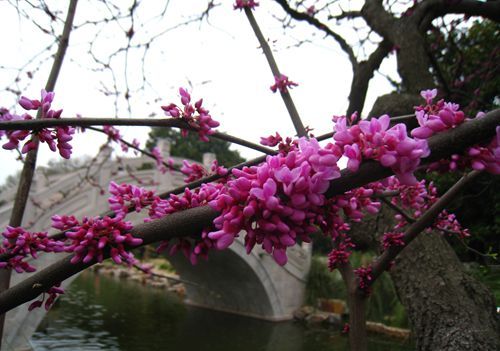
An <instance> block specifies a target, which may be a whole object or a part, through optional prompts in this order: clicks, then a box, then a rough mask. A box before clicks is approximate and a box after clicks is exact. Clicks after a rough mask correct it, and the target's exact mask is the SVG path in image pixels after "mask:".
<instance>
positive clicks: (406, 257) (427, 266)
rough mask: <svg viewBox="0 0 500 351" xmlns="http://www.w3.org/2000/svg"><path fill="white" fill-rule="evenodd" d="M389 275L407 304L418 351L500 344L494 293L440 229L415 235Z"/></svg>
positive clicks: (456, 350) (493, 347)
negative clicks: (469, 271)
mask: <svg viewBox="0 0 500 351" xmlns="http://www.w3.org/2000/svg"><path fill="white" fill-rule="evenodd" d="M390 274H391V277H392V279H393V282H394V285H395V287H396V290H397V292H398V295H399V297H400V299H401V302H402V303H403V304H404V306H405V307H406V309H407V312H408V317H409V321H410V324H411V327H412V331H413V333H414V336H415V343H416V350H419V351H424V350H425V351H427V350H429V351H430V350H440V351H461V350H464V351H465V350H484V351H489V350H491V351H494V350H499V349H500V335H499V328H500V324H499V320H498V316H497V314H496V311H495V301H494V298H493V296H492V295H491V293H490V292H489V291H488V289H486V287H485V286H484V285H483V284H481V283H480V282H478V281H477V280H475V279H474V278H473V277H471V276H470V275H468V274H467V273H466V272H465V271H464V269H463V265H462V264H461V263H460V261H459V260H458V258H457V256H456V255H455V253H454V251H453V250H452V249H451V247H450V246H449V245H448V243H447V242H446V241H445V240H444V239H443V238H442V237H441V236H440V235H439V234H436V233H432V234H427V233H423V234H422V235H420V236H419V237H418V238H417V239H415V240H414V241H413V242H412V243H411V244H410V245H409V246H408V247H407V248H406V249H405V250H404V251H403V252H402V254H401V255H400V256H399V258H398V259H397V260H396V265H395V267H394V268H393V269H392V270H391V272H390Z"/></svg>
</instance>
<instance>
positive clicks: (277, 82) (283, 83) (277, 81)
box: [271, 74, 298, 93]
mask: <svg viewBox="0 0 500 351" xmlns="http://www.w3.org/2000/svg"><path fill="white" fill-rule="evenodd" d="M296 86H298V84H297V83H295V82H292V81H291V80H289V79H288V77H287V76H285V75H284V74H280V75H279V76H274V84H273V85H271V90H272V91H273V93H275V92H277V91H278V90H279V91H281V92H282V93H286V92H287V91H288V88H290V89H292V88H293V87H296Z"/></svg>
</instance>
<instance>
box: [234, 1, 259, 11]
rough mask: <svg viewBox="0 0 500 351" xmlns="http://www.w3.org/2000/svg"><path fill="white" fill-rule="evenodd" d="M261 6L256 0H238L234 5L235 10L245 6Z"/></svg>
mask: <svg viewBox="0 0 500 351" xmlns="http://www.w3.org/2000/svg"><path fill="white" fill-rule="evenodd" d="M257 6H259V3H258V2H257V1H255V0H236V2H235V3H234V5H233V8H234V9H235V10H237V9H239V10H243V9H245V8H249V9H251V10H253V9H254V8H255V7H257Z"/></svg>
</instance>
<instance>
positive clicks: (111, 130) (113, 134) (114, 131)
mask: <svg viewBox="0 0 500 351" xmlns="http://www.w3.org/2000/svg"><path fill="white" fill-rule="evenodd" d="M102 130H103V131H104V133H106V135H107V136H108V138H109V141H114V142H116V143H118V144H119V145H120V148H121V149H122V151H123V152H127V151H128V145H127V144H125V143H124V142H123V141H122V135H121V134H120V130H119V129H118V128H116V127H113V126H109V125H108V126H103V127H102ZM136 144H137V145H138V141H137V140H136V139H134V145H136Z"/></svg>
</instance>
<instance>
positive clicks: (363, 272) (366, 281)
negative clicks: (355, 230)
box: [354, 266, 372, 295]
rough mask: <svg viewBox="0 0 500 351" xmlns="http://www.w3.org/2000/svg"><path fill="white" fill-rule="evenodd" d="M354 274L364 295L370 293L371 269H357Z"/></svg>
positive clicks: (369, 267)
mask: <svg viewBox="0 0 500 351" xmlns="http://www.w3.org/2000/svg"><path fill="white" fill-rule="evenodd" d="M354 273H355V274H356V275H357V276H358V286H359V288H360V289H361V290H362V291H364V293H365V294H367V295H369V294H370V293H371V282H372V267H371V266H368V267H359V268H358V269H355V270H354Z"/></svg>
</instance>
